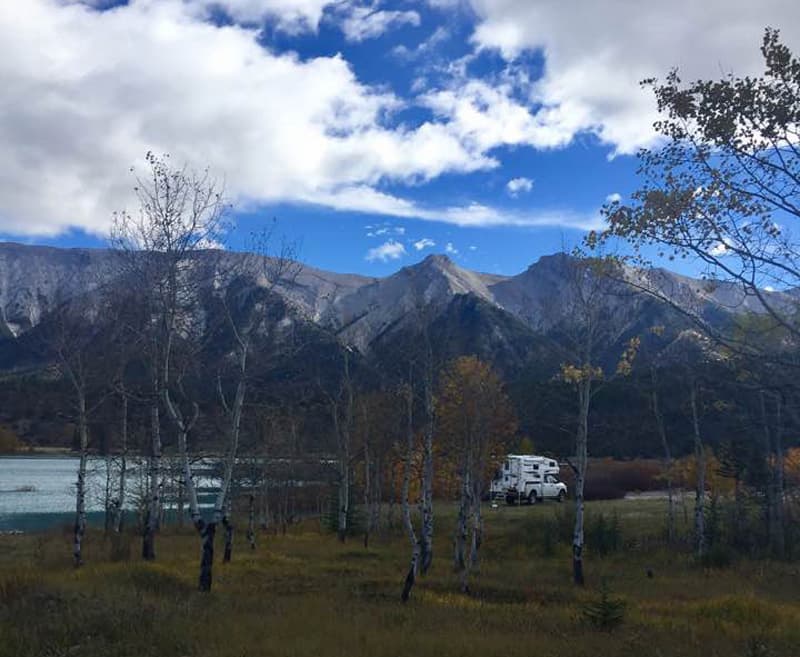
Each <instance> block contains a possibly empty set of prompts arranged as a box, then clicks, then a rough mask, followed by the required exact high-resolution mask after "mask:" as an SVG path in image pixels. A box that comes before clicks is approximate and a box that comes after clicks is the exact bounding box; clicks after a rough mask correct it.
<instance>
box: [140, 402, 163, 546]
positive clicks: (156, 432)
mask: <svg viewBox="0 0 800 657" xmlns="http://www.w3.org/2000/svg"><path fill="white" fill-rule="evenodd" d="M157 391H158V390H157V389H156V392H157ZM150 432H151V444H150V458H149V459H148V463H147V471H148V472H147V475H148V489H147V492H148V495H149V496H150V497H149V503H148V505H147V513H146V516H145V521H144V532H143V534H142V558H143V559H145V560H146V561H153V560H154V559H155V558H156V531H157V530H158V514H159V512H160V509H161V482H160V481H159V478H160V471H161V419H160V417H159V410H158V397H156V399H154V400H153V401H152V402H151V406H150Z"/></svg>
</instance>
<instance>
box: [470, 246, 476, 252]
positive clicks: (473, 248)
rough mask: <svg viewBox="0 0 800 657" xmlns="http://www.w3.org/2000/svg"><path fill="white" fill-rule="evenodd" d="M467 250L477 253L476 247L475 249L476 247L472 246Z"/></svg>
mask: <svg viewBox="0 0 800 657" xmlns="http://www.w3.org/2000/svg"><path fill="white" fill-rule="evenodd" d="M469 250H470V251H477V250H478V247H477V246H474V245H471V246H470V247H469Z"/></svg>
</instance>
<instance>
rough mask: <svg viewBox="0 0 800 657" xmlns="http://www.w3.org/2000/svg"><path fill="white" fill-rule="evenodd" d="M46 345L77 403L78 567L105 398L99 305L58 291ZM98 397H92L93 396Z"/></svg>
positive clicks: (46, 321)
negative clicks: (93, 429)
mask: <svg viewBox="0 0 800 657" xmlns="http://www.w3.org/2000/svg"><path fill="white" fill-rule="evenodd" d="M42 326H43V327H44V328H43V331H44V333H43V335H42V336H41V337H42V338H43V340H44V344H45V349H46V351H47V352H49V354H52V355H54V356H55V360H56V363H57V366H58V369H59V371H60V373H61V375H62V376H63V377H64V379H65V380H66V381H67V383H68V384H69V386H70V388H71V390H72V394H73V403H74V414H75V420H76V428H77V434H78V449H79V460H78V473H77V481H76V485H75V521H74V523H73V532H72V539H73V540H72V558H73V563H74V565H75V567H80V566H82V565H83V538H84V535H85V533H86V495H87V463H88V460H89V417H90V415H91V414H92V413H93V411H94V410H96V409H97V407H98V406H99V405H100V403H101V402H102V399H103V398H102V393H101V392H99V391H98V390H97V388H98V381H97V378H98V369H99V368H98V364H97V353H96V352H97V344H96V342H97V339H98V332H99V329H98V323H97V308H93V307H92V306H91V305H90V304H89V303H88V301H87V300H79V299H66V298H62V297H61V296H60V295H58V297H57V300H56V302H55V303H54V308H53V309H52V310H51V311H50V312H49V313H48V315H47V316H46V317H45V318H44V320H43V322H42ZM91 395H94V396H95V397H96V399H95V400H94V401H93V402H92V401H90V399H89V398H90V396H91Z"/></svg>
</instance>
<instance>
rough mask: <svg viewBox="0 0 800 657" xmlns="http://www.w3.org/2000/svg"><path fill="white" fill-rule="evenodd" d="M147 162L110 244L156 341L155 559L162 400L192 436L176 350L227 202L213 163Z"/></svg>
mask: <svg viewBox="0 0 800 657" xmlns="http://www.w3.org/2000/svg"><path fill="white" fill-rule="evenodd" d="M145 160H146V164H147V172H146V175H143V176H137V177H136V186H135V188H134V190H135V192H136V195H137V198H138V201H139V208H138V211H137V212H135V213H133V214H132V213H129V212H127V211H121V212H118V213H116V214H115V215H114V222H113V228H112V232H111V236H110V242H111V245H112V247H113V248H114V249H115V251H116V253H117V255H118V264H119V267H120V269H121V280H122V281H123V283H127V284H128V285H131V286H135V291H136V293H137V296H138V301H139V303H140V305H141V308H142V310H143V313H144V321H143V322H142V325H141V326H142V330H143V332H145V334H146V339H147V342H148V361H149V370H150V372H149V377H150V384H151V391H150V400H149V405H150V431H151V441H150V455H149V459H148V482H149V484H148V487H149V490H148V495H149V504H148V506H147V511H146V517H145V522H144V528H143V537H142V556H143V557H144V559H146V560H152V559H155V556H156V553H155V535H156V531H157V529H158V521H159V520H158V519H159V512H160V508H161V487H162V481H161V452H162V441H161V415H160V405H161V404H163V405H164V406H165V407H166V409H167V411H168V414H169V415H170V418H171V420H172V422H173V424H174V425H175V426H176V427H177V431H178V436H179V440H180V439H181V436H182V437H183V438H184V439H185V436H186V432H187V431H188V429H189V424H190V423H189V422H187V421H186V419H185V418H182V417H181V416H180V414H179V413H178V412H177V407H176V406H175V405H174V404H173V403H172V399H171V396H170V366H171V362H172V357H173V355H172V350H173V348H174V346H175V341H176V340H177V339H178V338H179V336H180V335H181V333H182V332H183V331H184V330H186V323H187V322H191V321H192V320H193V317H192V316H191V312H189V310H190V308H191V306H192V304H193V303H194V302H195V301H196V298H195V292H196V290H197V287H198V286H199V285H200V283H201V281H200V280H199V276H198V275H197V274H198V273H199V272H198V270H197V268H196V267H193V264H195V263H194V262H193V259H194V257H195V253H196V252H197V251H198V250H200V249H202V248H204V247H206V246H207V245H209V244H216V243H218V241H219V238H220V237H221V235H222V233H223V232H224V229H225V216H226V211H227V205H226V203H225V200H224V197H223V190H222V188H221V186H220V185H219V183H218V182H217V181H216V180H214V178H213V177H212V176H211V174H210V172H209V171H208V169H206V170H204V171H202V172H200V173H197V172H194V171H191V170H190V169H188V167H186V166H183V167H173V166H172V165H171V163H170V162H169V157H168V156H164V157H158V156H156V155H155V154H153V153H147V154H146V156H145ZM214 269H215V268H214V267H210V270H211V271H212V272H214ZM214 273H216V272H214Z"/></svg>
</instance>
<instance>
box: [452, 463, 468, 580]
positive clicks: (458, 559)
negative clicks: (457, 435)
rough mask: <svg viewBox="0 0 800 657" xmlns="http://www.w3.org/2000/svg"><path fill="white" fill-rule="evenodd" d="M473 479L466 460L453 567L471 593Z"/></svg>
mask: <svg viewBox="0 0 800 657" xmlns="http://www.w3.org/2000/svg"><path fill="white" fill-rule="evenodd" d="M471 489H472V486H471V479H470V467H469V464H468V458H467V457H466V456H465V458H464V471H463V475H462V479H461V496H460V499H459V503H458V518H457V520H456V533H455V540H454V542H453V543H454V546H453V547H454V550H453V567H454V570H455V571H456V573H458V574H459V577H460V580H461V591H462V592H463V593H469V586H468V580H467V578H468V572H467V571H468V568H469V562H468V560H467V538H468V537H469V516H470V510H471Z"/></svg>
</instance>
